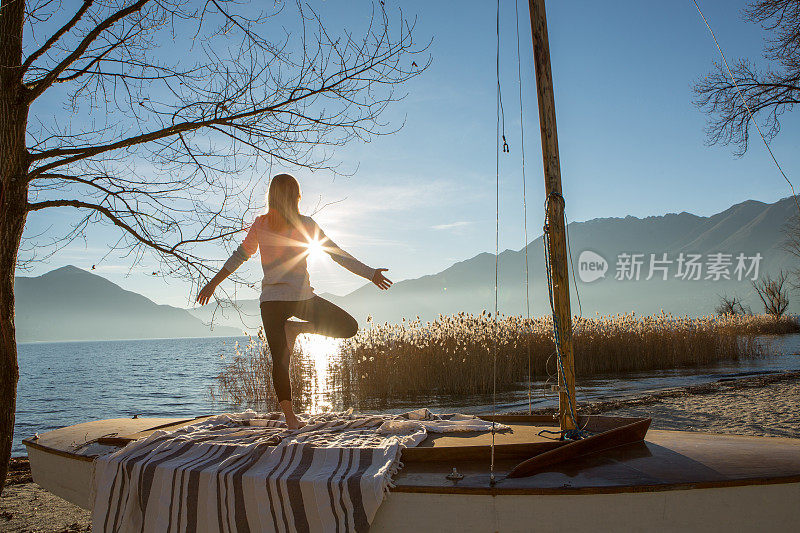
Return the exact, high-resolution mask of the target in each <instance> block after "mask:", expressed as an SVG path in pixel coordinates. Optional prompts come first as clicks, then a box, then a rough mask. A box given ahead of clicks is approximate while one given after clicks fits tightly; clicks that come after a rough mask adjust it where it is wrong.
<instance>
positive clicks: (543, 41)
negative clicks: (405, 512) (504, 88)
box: [528, 0, 575, 430]
mask: <svg viewBox="0 0 800 533" xmlns="http://www.w3.org/2000/svg"><path fill="white" fill-rule="evenodd" d="M528 4H529V6H530V15H531V35H532V37H533V62H534V66H535V68H536V96H537V99H538V101H539V127H540V129H541V135H542V161H543V162H544V187H545V193H546V195H547V198H548V202H547V221H548V224H547V226H546V228H545V231H547V232H548V235H549V238H550V254H549V257H548V258H547V260H548V262H549V263H550V271H551V273H552V281H553V306H554V308H555V316H554V320H556V321H557V324H558V328H557V331H558V334H559V335H558V336H559V339H557V340H558V341H559V348H560V353H561V359H562V365H558V367H559V368H558V385H559V393H558V400H559V401H558V405H559V420H560V422H561V429H562V430H569V429H575V423H574V421H573V419H572V417H571V416H570V409H574V408H575V366H574V359H573V352H572V315H571V312H570V304H569V271H568V263H567V244H566V238H565V228H564V199H563V197H562V196H561V163H560V161H559V157H558V135H557V133H556V104H555V99H554V97H553V75H552V72H551V70H550V44H549V43H548V40H547V18H546V17H545V8H544V0H528ZM570 402H571V403H572V407H570Z"/></svg>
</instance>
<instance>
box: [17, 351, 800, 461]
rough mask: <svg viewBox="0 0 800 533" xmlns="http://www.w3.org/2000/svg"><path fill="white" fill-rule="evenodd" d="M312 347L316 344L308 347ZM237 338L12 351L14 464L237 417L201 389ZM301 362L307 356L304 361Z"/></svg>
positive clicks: (773, 367) (518, 403)
mask: <svg viewBox="0 0 800 533" xmlns="http://www.w3.org/2000/svg"><path fill="white" fill-rule="evenodd" d="M313 339H319V340H317V341H314V340H313ZM237 340H239V341H246V338H222V337H213V338H203V339H157V340H137V341H99V342H61V343H29V344H20V345H19V366H20V380H19V385H18V389H17V390H18V398H17V416H16V426H15V430H14V448H13V454H14V455H23V454H25V449H24V446H22V439H24V438H27V437H31V436H33V435H34V434H35V433H42V432H45V431H48V430H51V429H55V428H58V427H63V426H68V425H72V424H77V423H80V422H88V421H90V420H100V419H104V418H124V417H132V416H133V415H139V416H142V417H159V416H166V417H182V416H186V417H194V416H199V415H204V414H211V413H218V412H225V411H231V410H241V409H242V407H241V406H236V405H232V404H230V403H224V402H219V401H214V400H212V398H211V395H210V394H209V388H210V387H211V386H213V385H214V383H215V380H214V377H215V376H216V375H217V373H218V372H219V370H220V369H221V368H222V365H223V364H224V363H225V361H226V360H227V359H228V356H230V355H231V354H232V353H233V351H234V344H235V343H236V341H237ZM768 342H773V343H775V347H776V349H777V351H778V353H779V355H777V356H775V357H770V358H766V359H758V360H752V361H747V362H743V363H738V364H737V363H724V364H720V365H717V366H714V367H705V368H702V369H682V370H672V371H661V372H649V373H642V374H631V375H627V376H625V378H624V379H621V378H620V377H619V376H608V377H598V378H593V379H589V380H580V383H579V385H580V388H579V391H578V400H579V401H584V400H587V399H590V400H593V399H606V398H612V397H624V396H631V395H636V394H641V393H643V392H646V391H652V390H657V389H662V388H668V387H675V386H682V385H692V384H700V383H704V382H709V381H716V380H718V379H720V378H722V377H725V376H728V375H741V374H746V373H751V372H773V371H779V370H800V355H798V352H800V335H791V336H785V337H781V338H777V339H772V340H770V341H768ZM304 347H305V348H306V349H307V350H309V351H311V352H312V355H313V356H314V357H315V358H316V359H315V361H316V364H315V366H316V368H317V370H318V380H319V379H320V378H319V376H321V377H322V378H323V379H324V368H325V367H326V365H325V359H326V357H328V356H329V355H330V354H331V353H332V352H335V349H336V346H335V343H331V342H324V341H322V340H321V339H320V338H319V337H311V338H309V339H307V342H306V343H304ZM306 353H308V352H306ZM544 385H545V384H544V383H541V382H537V383H535V384H534V387H533V391H534V392H533V401H532V404H533V407H534V408H538V407H546V406H550V405H554V404H555V403H557V395H556V394H555V393H553V392H549V391H547V390H546V389H545V387H544ZM323 389H324V385H320V384H317V387H316V396H317V400H316V401H315V402H314V405H315V406H318V407H320V408H334V409H340V408H344V407H347V406H344V405H341V402H340V401H337V398H336V395H335V393H331V392H330V391H325V390H323ZM491 403H492V402H491V398H488V397H485V396H483V397H480V396H479V397H458V398H456V397H449V398H448V397H431V398H416V399H414V401H405V402H397V403H396V404H393V405H391V406H388V407H390V409H388V410H389V411H400V410H405V409H408V408H415V407H423V406H425V407H434V408H435V409H444V410H450V411H453V410H458V411H461V412H467V413H475V412H487V411H490V410H491ZM527 407H528V394H527V387H526V386H524V385H523V386H521V388H520V390H518V391H514V392H510V393H503V394H500V395H498V397H497V404H496V408H497V410H498V411H515V410H516V411H520V410H526V409H527Z"/></svg>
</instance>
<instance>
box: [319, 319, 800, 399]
mask: <svg viewBox="0 0 800 533" xmlns="http://www.w3.org/2000/svg"><path fill="white" fill-rule="evenodd" d="M792 323H793V326H792ZM791 327H794V330H795V331H796V330H797V329H798V325H797V321H796V320H795V319H787V320H786V321H785V323H780V324H777V325H776V323H775V319H773V318H772V317H760V316H759V317H754V316H734V315H724V316H704V317H700V318H690V317H680V316H673V315H671V314H667V313H663V312H662V313H660V314H657V315H651V316H637V315H635V314H633V313H629V314H619V315H612V316H598V317H595V318H576V319H575V321H574V329H573V331H574V333H573V339H574V347H575V371H576V375H577V376H578V379H579V380H580V378H582V377H589V376H595V375H598V374H622V373H627V372H639V371H646V370H656V369H674V368H685V367H698V366H704V365H709V364H712V363H716V362H719V361H722V360H739V359H746V358H753V357H762V356H764V355H766V354H767V350H768V348H767V347H766V346H765V343H763V342H759V341H758V340H757V338H756V337H757V336H758V335H762V334H767V333H775V332H776V331H777V330H778V329H784V330H788V329H789V328H791ZM495 354H496V355H495ZM529 354H530V356H529ZM529 360H530V367H531V368H530V375H531V377H536V378H538V379H542V378H543V377H545V376H555V375H556V374H557V371H556V365H557V361H556V358H555V345H554V343H553V327H552V318H551V317H539V318H534V319H531V320H526V319H524V318H522V317H519V316H500V317H498V318H497V319H496V320H495V318H494V317H492V316H491V314H488V313H486V312H484V313H482V314H480V315H472V314H468V313H458V314H457V315H452V316H440V317H439V318H438V319H437V320H435V321H433V322H423V321H421V320H419V319H417V320H413V321H405V320H404V321H403V322H402V323H400V324H394V325H390V324H382V325H381V324H373V323H369V325H368V327H367V328H366V329H364V330H362V331H361V332H360V333H359V334H358V335H357V336H356V337H354V338H353V339H350V340H348V341H346V342H345V343H344V344H343V345H342V347H341V353H340V356H339V357H337V358H334V359H333V360H332V363H331V369H330V371H329V375H330V376H331V379H332V380H333V383H332V384H331V385H332V387H333V388H335V389H336V390H337V391H340V392H341V394H342V395H343V397H344V398H345V399H346V400H345V401H353V402H357V401H358V400H363V399H387V398H395V397H396V398H400V397H407V396H414V395H419V394H425V395H427V394H486V393H489V392H491V390H492V387H493V386H494V383H493V380H492V379H491V376H492V375H493V367H494V366H495V365H496V382H495V383H496V386H497V387H498V390H509V389H511V388H514V387H516V386H519V384H521V383H523V382H527V380H528V376H529V371H528V365H529Z"/></svg>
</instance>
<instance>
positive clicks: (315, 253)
mask: <svg viewBox="0 0 800 533" xmlns="http://www.w3.org/2000/svg"><path fill="white" fill-rule="evenodd" d="M306 248H308V260H309V262H311V263H316V262H317V261H319V260H320V259H322V256H323V255H325V250H323V249H322V243H321V242H320V241H318V240H316V239H310V240H309V241H308V243H307V244H306Z"/></svg>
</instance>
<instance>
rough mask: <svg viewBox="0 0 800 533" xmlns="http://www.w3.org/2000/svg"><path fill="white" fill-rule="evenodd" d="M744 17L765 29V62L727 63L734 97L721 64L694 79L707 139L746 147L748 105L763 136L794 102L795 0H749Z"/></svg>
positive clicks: (740, 149)
mask: <svg viewBox="0 0 800 533" xmlns="http://www.w3.org/2000/svg"><path fill="white" fill-rule="evenodd" d="M744 18H745V20H747V21H750V22H754V23H759V24H761V25H762V26H763V28H764V30H765V31H767V32H768V37H767V38H766V43H765V47H764V56H765V58H766V59H767V61H768V63H769V66H767V67H765V68H758V67H757V66H756V64H755V63H754V62H753V61H751V60H748V59H738V60H735V61H733V62H732V63H731V64H730V67H731V72H732V74H733V78H734V79H735V80H736V85H738V86H739V89H740V90H741V92H742V96H743V97H744V101H743V99H742V97H740V96H739V92H738V91H737V88H736V86H735V85H734V84H733V83H732V82H731V79H730V77H729V75H728V71H727V69H726V68H725V65H724V64H717V65H716V70H715V71H714V72H712V73H710V74H708V75H707V76H706V77H704V78H702V79H701V80H699V81H698V82H696V83H695V86H694V91H695V95H696V99H695V103H696V105H697V106H698V107H700V108H701V109H703V110H704V111H705V112H706V113H707V114H708V116H709V122H708V127H707V129H706V132H707V134H708V141H709V143H710V144H716V143H722V144H730V143H733V144H734V145H736V147H737V149H736V153H737V154H738V155H742V154H744V153H745V152H746V151H747V147H748V142H749V139H750V115H749V113H748V111H747V107H746V106H745V102H746V103H747V106H749V108H750V110H751V111H752V113H753V117H754V119H760V120H761V123H762V124H763V128H762V132H763V133H764V136H765V137H766V138H767V140H769V139H772V138H773V137H774V136H775V135H777V134H778V132H780V129H781V123H780V118H781V115H783V114H784V113H786V112H789V111H791V110H792V109H793V108H794V106H795V105H796V104H798V103H800V0H755V1H752V2H751V3H750V4H749V6H748V8H747V9H746V10H745V11H744Z"/></svg>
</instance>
